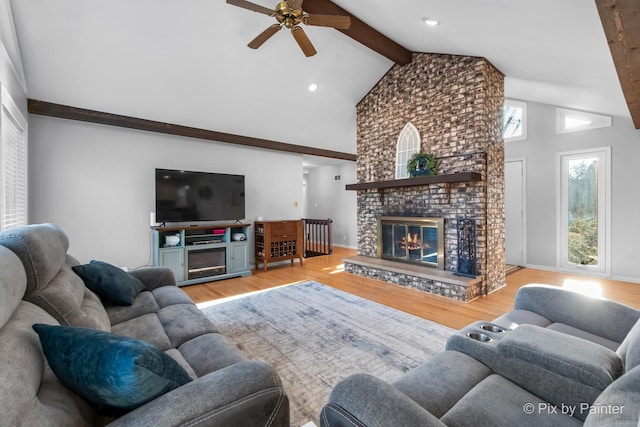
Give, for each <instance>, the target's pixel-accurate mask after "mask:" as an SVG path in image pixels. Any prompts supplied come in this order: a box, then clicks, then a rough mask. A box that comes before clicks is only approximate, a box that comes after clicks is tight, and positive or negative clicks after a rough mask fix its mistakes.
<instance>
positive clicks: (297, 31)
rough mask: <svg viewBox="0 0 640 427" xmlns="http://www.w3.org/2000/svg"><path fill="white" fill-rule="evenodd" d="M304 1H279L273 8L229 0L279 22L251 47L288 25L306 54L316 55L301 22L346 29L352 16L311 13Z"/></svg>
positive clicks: (252, 42)
mask: <svg viewBox="0 0 640 427" xmlns="http://www.w3.org/2000/svg"><path fill="white" fill-rule="evenodd" d="M302 2H303V0H284V1H281V2H279V3H278V4H277V5H276V7H275V9H274V10H271V9H269V8H266V7H264V6H260V5H257V4H255V3H251V2H249V1H246V0H227V3H228V4H231V5H233V6H238V7H241V8H243V9H247V10H251V11H254V12H258V13H262V14H264V15H269V16H271V17H275V18H276V20H277V21H278V23H277V24H273V25H271V26H270V27H268V28H267V29H266V30H264V31H263V32H261V33H260V34H258V36H257V37H256V38H254V39H253V40H251V41H250V42H249V44H248V46H249V47H250V48H251V49H258V48H259V47H260V46H262V45H263V44H264V43H265V42H266V41H267V40H269V39H270V38H271V37H272V36H273V35H274V34H275V33H277V32H278V31H279V30H280V29H281V28H282V27H286V28H288V29H290V30H291V34H292V35H293V38H294V39H295V41H296V42H297V43H298V46H299V47H300V49H301V50H302V52H303V53H304V54H305V56H307V57H309V56H313V55H315V54H316V53H317V51H316V49H315V47H313V44H312V43H311V40H309V37H307V34H306V33H305V32H304V30H303V29H302V27H300V24H301V23H302V24H305V25H315V26H320V27H332V28H338V29H342V30H346V29H348V28H349V27H351V18H350V17H348V16H343V15H309V14H307V13H305V12H304V10H303V9H302Z"/></svg>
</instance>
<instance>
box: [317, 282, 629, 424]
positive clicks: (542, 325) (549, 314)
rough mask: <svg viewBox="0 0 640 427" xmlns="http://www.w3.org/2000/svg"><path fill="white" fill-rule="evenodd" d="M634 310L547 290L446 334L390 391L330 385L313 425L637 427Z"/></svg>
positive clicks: (369, 385) (347, 382)
mask: <svg viewBox="0 0 640 427" xmlns="http://www.w3.org/2000/svg"><path fill="white" fill-rule="evenodd" d="M638 319H640V311H638V310H635V309H633V308H630V307H627V306H624V305H622V304H618V303H616V302H613V301H609V300H605V299H597V298H591V297H587V296H584V295H581V294H579V293H577V292H572V291H569V290H566V289H562V288H558V287H554V286H547V285H527V286H524V287H522V288H521V289H520V290H519V291H518V293H517V295H516V299H515V303H514V309H513V310H512V311H510V312H509V313H507V314H505V315H503V316H500V317H499V318H497V319H494V320H493V321H491V322H475V323H473V324H471V325H469V326H467V327H465V328H463V329H461V330H460V331H458V332H457V333H456V334H455V335H453V336H452V337H451V338H450V339H449V340H448V341H447V346H446V350H445V351H444V352H442V353H439V354H437V355H435V356H434V357H432V358H430V359H428V360H427V361H425V362H424V363H423V364H421V365H419V366H418V367H416V368H415V369H413V370H411V371H409V372H408V373H406V374H405V375H403V376H402V377H400V378H399V379H398V380H396V381H395V382H393V383H387V382H384V381H381V380H380V379H378V378H376V377H373V376H371V375H367V374H355V375H352V376H349V377H347V378H345V379H343V380H342V381H341V382H340V383H338V384H337V385H336V386H335V387H334V389H333V390H332V393H331V395H330V397H329V402H328V403H327V405H325V407H324V408H323V409H322V414H321V423H322V425H323V426H325V427H335V426H348V427H355V426H368V427H386V426H392V425H393V426H400V425H401V426H405V427H410V426H421V427H424V426H456V427H460V426H469V427H471V426H531V427H540V426H554V427H555V426H579V425H585V426H592V427H603V426H634V427H635V426H637V425H638V419H639V416H640V321H639V320H638Z"/></svg>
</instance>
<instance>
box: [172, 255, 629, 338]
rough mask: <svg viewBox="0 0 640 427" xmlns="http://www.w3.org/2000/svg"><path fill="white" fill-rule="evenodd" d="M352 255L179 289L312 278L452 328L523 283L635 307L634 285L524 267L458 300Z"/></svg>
mask: <svg viewBox="0 0 640 427" xmlns="http://www.w3.org/2000/svg"><path fill="white" fill-rule="evenodd" d="M355 254H356V251H355V250H351V249H345V248H340V247H335V248H334V253H333V254H332V255H328V256H321V257H315V258H306V259H305V260H304V263H303V265H302V266H300V265H299V264H298V261H295V264H294V265H293V266H291V264H290V263H286V264H283V265H269V271H267V272H264V271H262V269H259V270H254V271H253V275H252V276H250V277H239V278H235V279H227V280H220V281H217V282H210V283H204V284H200V285H191V286H185V287H183V288H182V289H183V290H184V291H185V292H187V294H189V296H190V297H191V298H192V299H193V300H194V301H195V302H197V303H199V302H206V301H210V300H215V299H219V298H225V297H231V296H235V295H240V294H244V293H250V292H256V291H260V290H264V289H268V288H273V287H277V286H283V285H288V284H293V283H299V282H304V281H306V280H315V281H318V282H320V283H323V284H325V285H328V286H332V287H334V288H337V289H341V290H343V291H346V292H350V293H352V294H355V295H359V296H361V297H363V298H368V299H370V300H373V301H376V302H379V303H381V304H385V305H388V306H390V307H394V308H396V309H398V310H402V311H405V312H407V313H411V314H414V315H416V316H419V317H423V318H425V319H429V320H432V321H434V322H437V323H440V324H443V325H447V326H449V327H451V328H455V329H460V328H462V327H464V326H466V325H467V324H469V323H472V322H474V321H477V320H491V319H494V318H496V317H497V316H499V315H501V314H503V313H505V312H507V311H509V310H510V309H511V307H512V306H513V299H514V296H515V294H516V292H517V290H518V289H519V288H520V287H521V286H523V285H526V284H528V283H546V284H551V285H558V286H562V285H563V283H565V281H566V280H574V281H578V282H579V284H580V286H581V287H583V288H584V287H587V286H589V283H585V282H592V283H593V284H595V285H594V286H599V287H600V288H601V290H602V296H603V297H605V298H609V299H613V300H616V301H619V302H621V303H623V304H626V305H630V306H632V307H635V308H639V309H640V284H634V283H628V282H620V281H615V280H607V279H600V278H589V277H585V276H578V275H571V274H562V273H554V272H549V271H542V270H534V269H529V268H523V269H519V270H517V271H515V272H513V273H510V274H509V275H507V286H505V287H503V288H501V289H499V290H497V291H495V292H493V293H492V294H490V295H487V296H483V297H480V298H477V299H475V300H474V301H471V302H469V303H463V302H459V301H454V300H451V299H449V298H445V297H440V296H436V295H431V294H428V293H425V292H421V291H417V290H414V289H409V288H405V287H402V286H398V285H393V284H389V283H385V282H381V281H379V280H375V279H369V278H366V277H361V276H356V275H353V274H350V273H346V272H344V267H343V265H342V258H343V257H347V256H352V255H355Z"/></svg>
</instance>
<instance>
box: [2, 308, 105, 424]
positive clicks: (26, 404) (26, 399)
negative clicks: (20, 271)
mask: <svg viewBox="0 0 640 427" xmlns="http://www.w3.org/2000/svg"><path fill="white" fill-rule="evenodd" d="M33 323H47V324H52V325H56V324H57V322H56V321H55V319H53V317H51V316H50V315H48V314H47V313H45V311H44V310H42V309H41V308H40V307H38V306H36V305H34V304H32V303H30V302H27V301H24V300H23V301H21V302H20V304H19V305H18V307H17V308H16V309H15V310H13V311H12V312H11V317H10V318H9V320H8V321H7V323H6V324H5V325H3V326H2V327H1V328H0V372H1V374H0V376H1V377H2V381H0V402H2V403H1V405H2V407H1V409H0V414H1V418H0V425H2V426H51V425H54V424H55V425H58V426H88V425H94V421H95V409H93V408H92V407H91V406H90V405H89V404H88V403H87V402H86V401H84V400H83V399H81V398H79V397H78V396H77V395H76V394H74V393H73V392H71V390H69V389H68V388H67V387H65V386H64V385H62V383H61V382H60V380H59V379H58V378H57V377H56V376H55V374H54V373H53V371H52V370H51V368H50V367H49V364H48V363H47V361H46V359H45V357H44V354H43V353H42V347H41V346H40V342H39V340H38V335H37V334H36V333H35V331H34V330H33V329H32V327H31V326H32V325H33Z"/></svg>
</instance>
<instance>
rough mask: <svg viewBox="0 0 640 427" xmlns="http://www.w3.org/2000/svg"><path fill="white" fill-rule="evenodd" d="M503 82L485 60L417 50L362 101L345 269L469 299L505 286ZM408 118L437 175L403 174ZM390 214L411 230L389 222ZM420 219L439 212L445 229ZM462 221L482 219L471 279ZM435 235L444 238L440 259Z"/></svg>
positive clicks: (477, 225) (477, 224) (476, 228)
mask: <svg viewBox="0 0 640 427" xmlns="http://www.w3.org/2000/svg"><path fill="white" fill-rule="evenodd" d="M503 88H504V76H503V75H502V74H501V73H500V71H498V70H497V69H496V68H495V67H493V65H492V64H491V63H489V62H488V61H487V60H486V59H484V58H478V57H466V56H456V55H440V54H426V53H414V55H413V61H412V62H411V63H410V64H407V65H404V66H399V65H395V66H394V67H392V69H391V70H390V71H389V72H388V73H387V74H386V75H385V76H384V77H383V78H382V79H381V80H380V82H379V83H378V84H377V85H376V86H375V87H374V88H373V89H372V90H371V91H370V92H369V94H367V96H365V98H363V99H362V101H360V103H359V104H358V106H357V131H358V135H357V165H356V172H357V181H358V182H357V183H356V184H351V185H347V189H348V190H354V191H357V210H358V213H357V215H358V255H357V256H355V257H350V258H346V259H345V260H344V262H345V270H346V271H348V272H350V273H354V274H358V275H363V276H367V277H372V278H376V279H380V280H384V281H387V282H390V283H394V284H399V285H402V286H408V287H411V288H415V289H419V290H422V291H426V292H430V293H435V294H438V295H443V296H447V297H450V298H454V299H458V300H462V301H469V300H471V299H473V298H476V297H478V296H480V295H486V294H488V293H490V292H492V291H494V290H496V289H499V288H500V287H502V286H504V285H505V274H504V256H505V255H504V144H503V141H502V136H501V125H502V120H501V119H502V107H503V105H504V89H503ZM408 123H411V124H412V125H413V126H415V128H416V129H417V130H418V131H419V134H420V151H423V152H427V153H432V154H434V155H435V156H436V157H437V158H438V160H439V168H438V172H437V174H436V175H434V176H421V177H416V178H406V179H398V178H396V143H397V141H398V135H399V134H400V133H401V131H402V129H403V128H404V127H405V126H406V125H407V124H408ZM388 217H400V218H401V220H400V222H406V223H407V224H405V225H406V227H404V228H403V227H400V226H398V228H397V230H396V226H395V225H393V224H392V225H384V224H385V222H384V221H386V218H388ZM418 218H427V219H434V218H437V220H438V221H439V226H438V227H437V229H438V230H439V231H436V232H434V231H433V227H431V228H429V227H427V230H424V229H423V227H422V225H421V224H422V223H421V221H420V220H418ZM460 223H465V224H468V223H472V224H473V225H474V238H475V241H473V242H471V243H472V244H473V251H472V252H473V255H474V257H473V258H472V262H473V263H474V264H475V265H473V266H472V267H474V268H472V269H471V271H473V272H474V274H475V275H472V277H465V276H464V275H459V274H458V273H459V271H458V270H459V264H468V262H469V259H466V260H465V259H464V255H465V253H469V250H468V249H469V248H468V247H465V248H459V247H458V245H459V243H458V240H459V234H460V233H459V230H458V229H459V224H460ZM401 225H402V224H401ZM434 233H435V234H438V233H441V235H442V239H441V241H439V242H438V243H435V245H436V246H438V248H440V247H441V248H442V250H438V251H437V254H436V255H435V257H436V258H435V260H434V258H433V257H434V255H433V254H434V252H432V251H431V250H430V249H431V248H433V245H434V243H433V241H432V240H433V235H434ZM416 234H417V235H418V236H419V237H420V241H421V242H420V243H416V242H415V241H414V237H415V236H414V235H416ZM403 238H404V240H403ZM387 240H390V243H389V244H387V245H384V243H385V242H386V241H387ZM425 241H426V242H427V243H426V244H425V243H424V242H425ZM461 256H462V257H463V258H461ZM461 259H462V262H461V261H460V260H461ZM467 267H468V265H467Z"/></svg>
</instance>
